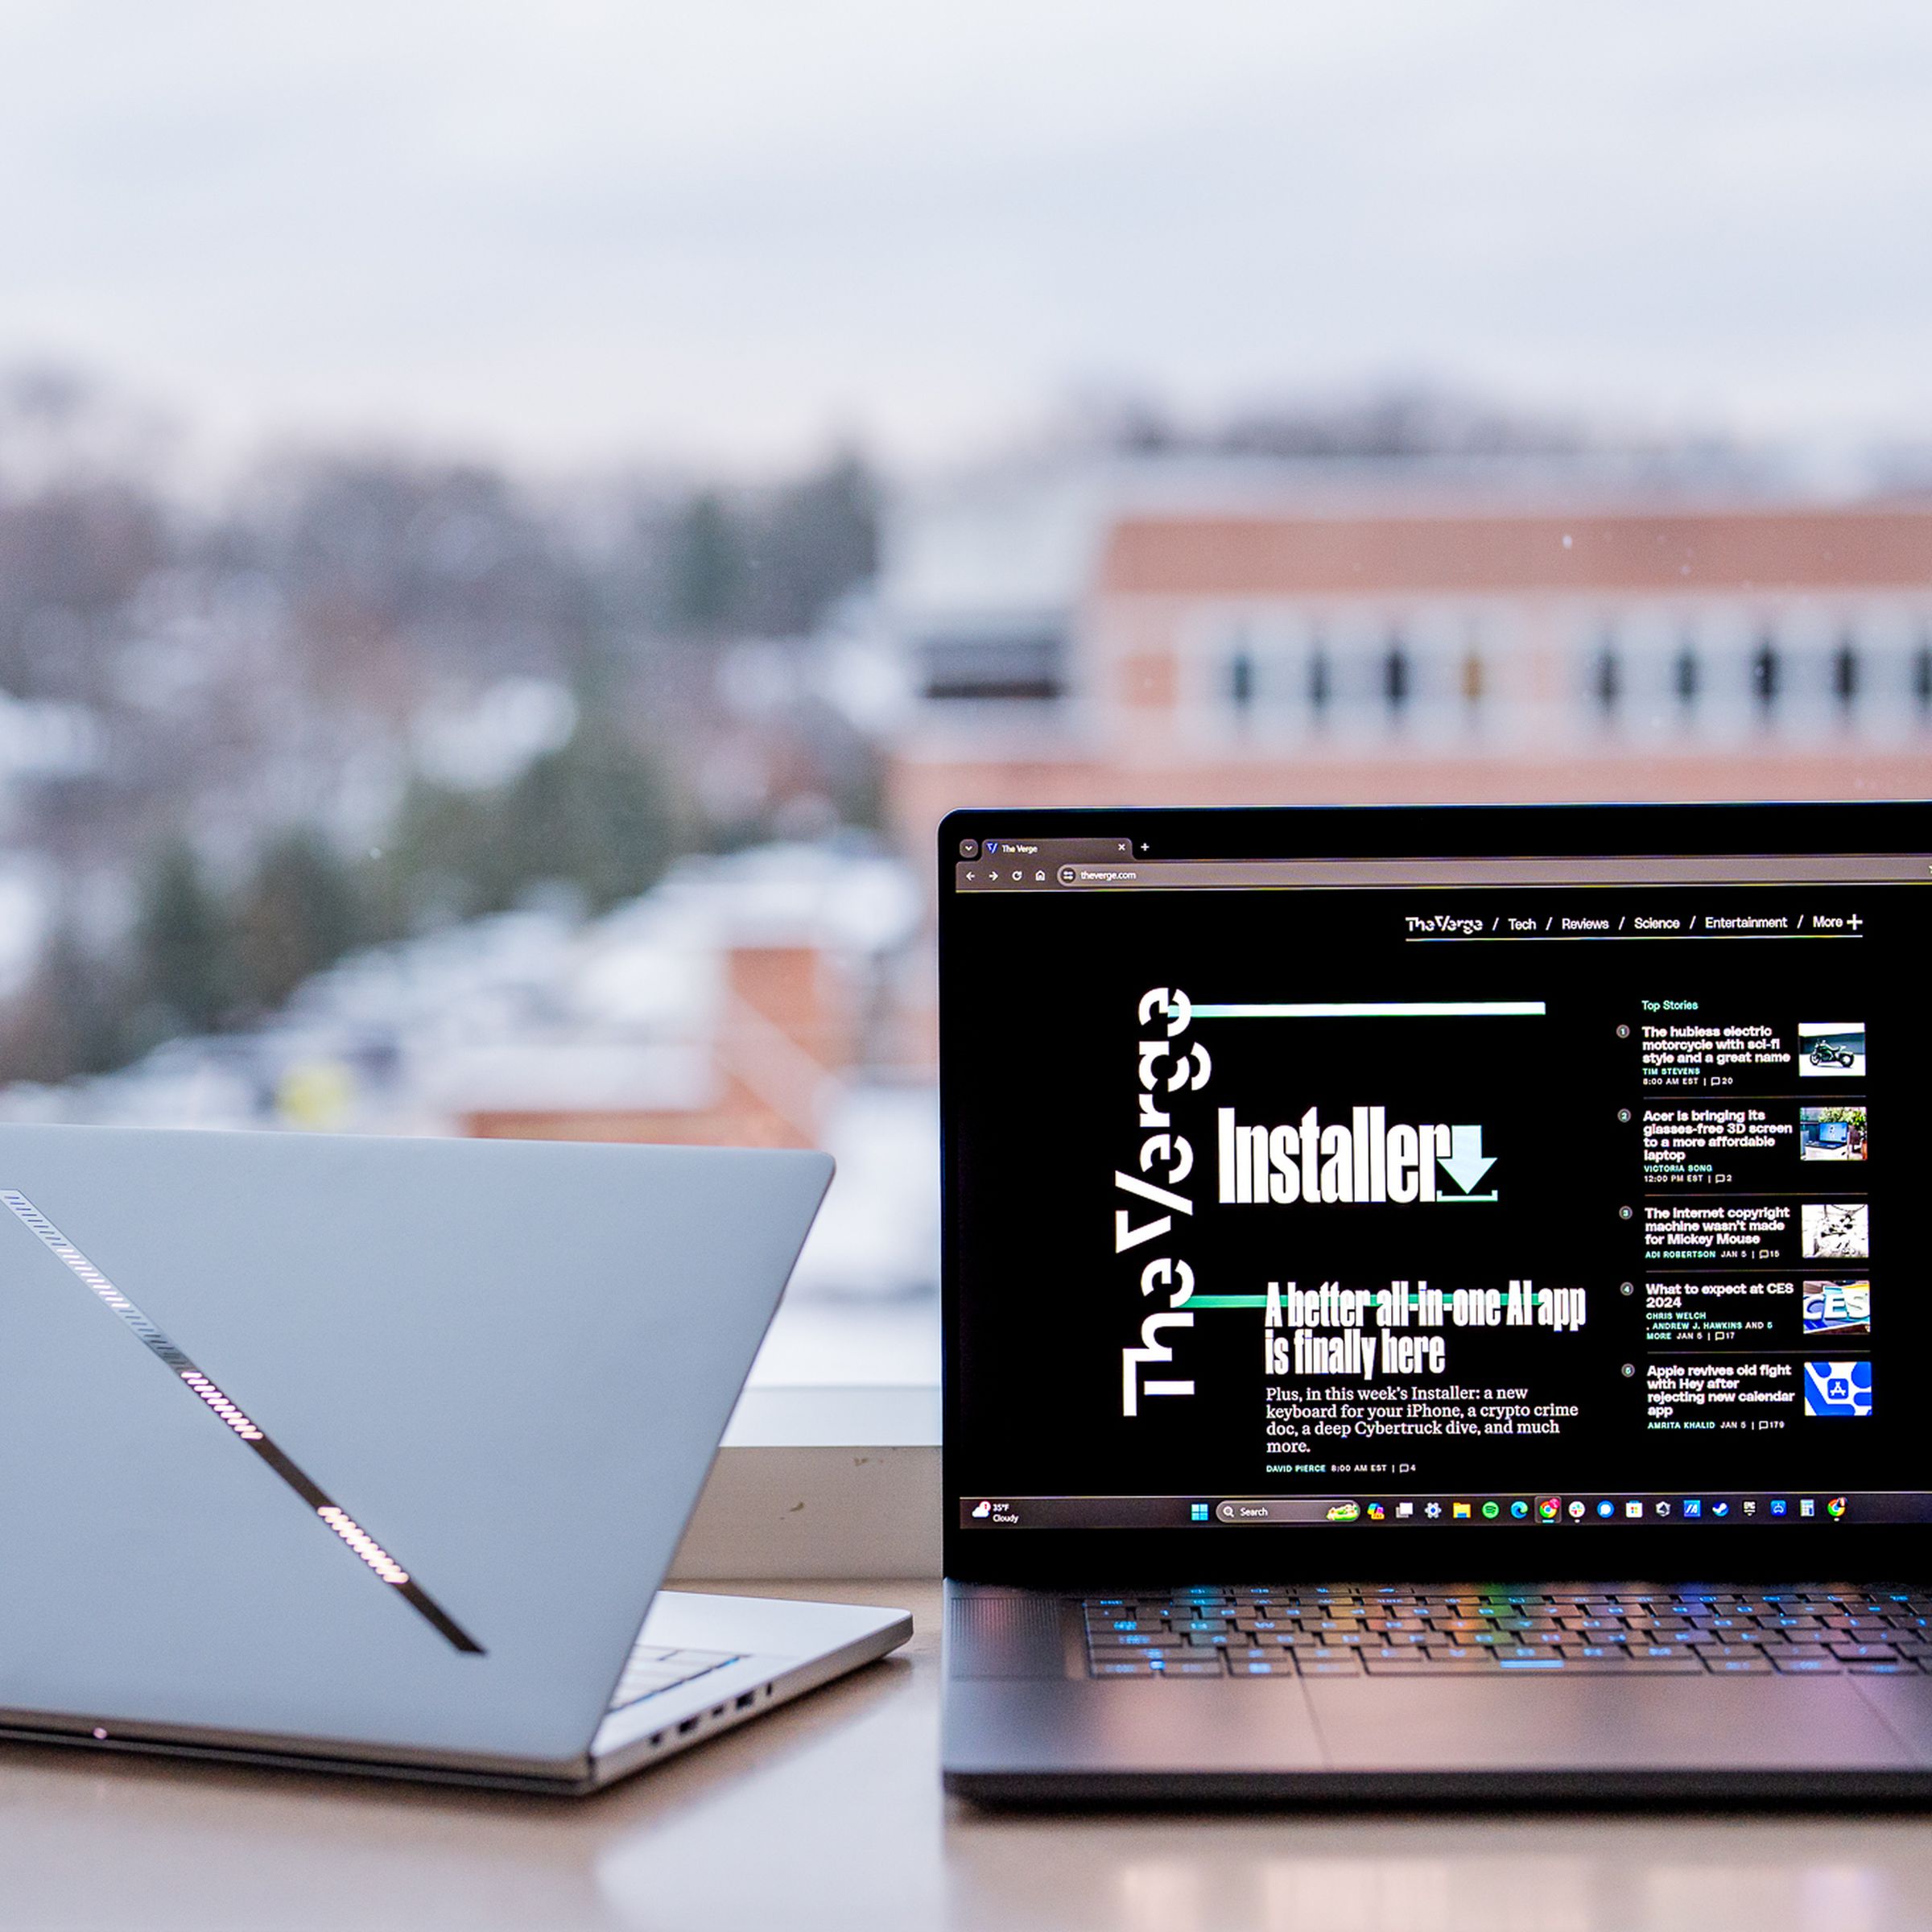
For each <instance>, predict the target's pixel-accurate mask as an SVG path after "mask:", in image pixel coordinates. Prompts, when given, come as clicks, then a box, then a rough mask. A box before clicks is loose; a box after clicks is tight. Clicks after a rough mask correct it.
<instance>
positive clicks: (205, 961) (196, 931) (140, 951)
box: [134, 839, 236, 1038]
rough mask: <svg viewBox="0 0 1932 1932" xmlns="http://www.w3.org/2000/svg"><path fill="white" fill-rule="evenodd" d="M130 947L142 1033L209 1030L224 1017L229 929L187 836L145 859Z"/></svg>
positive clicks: (230, 988) (232, 982)
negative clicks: (143, 1015)
mask: <svg viewBox="0 0 1932 1932" xmlns="http://www.w3.org/2000/svg"><path fill="white" fill-rule="evenodd" d="M134 951H135V958H136V962H137V966H136V977H137V980H138V985H139V989H140V992H141V994H142V997H143V998H144V1001H145V1003H146V1005H147V1025H146V1026H145V1027H144V1029H143V1030H145V1031H147V1032H149V1033H151V1034H155V1035H156V1036H158V1037H161V1038H166V1037H167V1035H168V1034H177V1033H208V1032H211V1031H213V1030H214V1029H215V1028H216V1027H217V1026H220V1025H221V1022H222V1021H223V1020H224V1019H225V1018H226V1017H227V1016H228V1013H229V1011H230V1009H232V1007H233V1004H234V999H235V993H236V976H235V954H234V935H233V927H231V925H230V923H229V919H228V915H227V912H226V910H225V907H224V906H222V904H221V899H220V898H219V897H218V895H217V894H215V893H214V892H213V890H210V888H209V886H208V884H207V882H206V881H205V880H204V878H203V877H202V875H201V867H200V861H198V860H197V859H196V857H195V853H194V850H193V848H192V847H191V846H190V845H189V844H188V843H187V841H186V840H182V839H173V840H169V841H168V842H167V844H164V845H163V846H162V847H161V848H159V850H158V851H157V852H155V854H154V856H153V857H152V858H151V860H150V861H149V864H148V868H147V877H145V879H144V880H143V881H142V886H141V891H140V910H139V914H138V918H137V919H136V922H135V927H134Z"/></svg>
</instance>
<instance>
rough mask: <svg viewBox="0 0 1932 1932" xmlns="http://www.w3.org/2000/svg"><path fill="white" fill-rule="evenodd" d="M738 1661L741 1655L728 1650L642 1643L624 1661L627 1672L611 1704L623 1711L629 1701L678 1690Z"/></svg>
mask: <svg viewBox="0 0 1932 1932" xmlns="http://www.w3.org/2000/svg"><path fill="white" fill-rule="evenodd" d="M737 1661H738V1654H737V1653H736V1652H733V1651H729V1650H667V1649H666V1648H665V1647H664V1645H662V1644H639V1645H638V1646H637V1647H636V1649H634V1650H633V1651H632V1652H631V1653H630V1656H629V1657H627V1658H625V1663H624V1674H623V1675H622V1676H621V1677H620V1678H618V1679H617V1689H616V1690H615V1691H613V1692H612V1693H611V1698H610V1707H611V1709H612V1710H613V1711H621V1710H622V1709H623V1707H625V1705H626V1704H635V1703H642V1701H643V1699H646V1698H647V1697H657V1696H660V1695H662V1694H663V1692H665V1691H675V1689H676V1688H677V1686H679V1684H687V1683H689V1682H691V1679H692V1678H694V1677H703V1676H704V1675H706V1674H708V1672H710V1671H712V1670H722V1669H723V1668H724V1667H725V1665H727V1664H735V1663H736V1662H737Z"/></svg>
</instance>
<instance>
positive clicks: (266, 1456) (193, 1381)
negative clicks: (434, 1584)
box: [0, 1188, 483, 1657]
mask: <svg viewBox="0 0 1932 1932" xmlns="http://www.w3.org/2000/svg"><path fill="white" fill-rule="evenodd" d="M0 1201H4V1202H5V1203H6V1205H7V1206H8V1207H9V1208H12V1210H13V1211H14V1213H15V1214H16V1215H18V1216H19V1217H20V1220H21V1221H22V1222H23V1224H25V1225H26V1226H27V1228H30V1229H31V1231H32V1232H34V1233H35V1234H36V1235H38V1236H39V1238H40V1240H41V1241H42V1243H43V1245H45V1246H46V1247H47V1249H48V1251H49V1252H50V1253H52V1254H53V1255H54V1256H55V1257H56V1258H57V1259H58V1260H60V1261H63V1262H64V1263H65V1264H66V1265H67V1266H68V1269H70V1270H71V1271H72V1273H73V1274H76V1275H78V1276H79V1277H80V1278H81V1280H82V1281H83V1282H85V1283H86V1285H87V1286H89V1288H91V1289H92V1290H93V1292H94V1294H96V1295H97V1296H98V1297H99V1298H100V1299H101V1301H103V1302H105V1303H106V1304H107V1306H108V1307H109V1308H111V1309H113V1310H114V1313H115V1314H116V1315H119V1316H120V1318H121V1319H122V1321H123V1322H125V1323H126V1324H127V1326H128V1327H130V1328H131V1329H133V1330H134V1333H135V1334H136V1335H138V1336H140V1338H141V1340H142V1341H144V1342H145V1343H147V1346H148V1347H149V1348H150V1349H151V1350H152V1351H153V1352H154V1353H155V1354H156V1355H158V1356H159V1357H160V1358H161V1360H163V1362H165V1363H166V1364H167V1366H168V1367H169V1368H170V1369H172V1370H173V1371H174V1373H175V1376H176V1377H178V1378H179V1379H180V1381H181V1383H182V1385H183V1386H184V1388H186V1389H188V1392H189V1393H191V1394H192V1395H193V1396H195V1397H196V1398H197V1399H198V1400H199V1401H200V1402H201V1403H202V1404H203V1405H204V1406H205V1407H207V1408H208V1409H210V1410H213V1412H214V1413H215V1414H217V1416H219V1417H220V1418H221V1420H222V1422H224V1423H225V1424H226V1425H227V1426H228V1427H229V1429H231V1430H233V1432H234V1433H235V1434H236V1435H238V1436H239V1437H241V1439H242V1441H243V1442H245V1443H247V1444H248V1446H249V1447H250V1448H251V1449H252V1450H254V1452H255V1454H256V1455H258V1456H260V1457H261V1459H262V1461H263V1462H265V1463H267V1464H268V1466H269V1468H271V1469H272V1470H274V1471H275V1474H276V1475H277V1476H280V1477H281V1479H282V1480H283V1482H285V1483H287V1484H288V1486H289V1488H291V1489H292V1490H294V1491H295V1494H296V1495H297V1496H300V1497H301V1499H302V1500H303V1502H305V1503H306V1504H308V1506H309V1508H310V1509H312V1510H314V1511H315V1513H316V1515H317V1516H318V1517H320V1518H321V1520H322V1521H323V1522H324V1524H326V1525H328V1529H329V1530H331V1531H332V1532H333V1534H335V1535H336V1536H338V1537H340V1538H341V1540H342V1541H343V1542H345V1543H346V1544H347V1545H348V1546H349V1548H350V1549H351V1550H353V1551H354V1552H355V1554H357V1556H358V1557H360V1558H361V1560H362V1562H363V1563H365V1565H367V1567H369V1569H371V1570H373V1571H374V1572H375V1574H376V1575H378V1577H380V1578H381V1579H382V1581H383V1582H384V1583H387V1584H389V1585H390V1587H391V1588H393V1589H394V1591H396V1592H397V1594H398V1596H403V1597H407V1599H408V1600H409V1601H410V1603H411V1604H413V1605H414V1606H415V1608H416V1610H417V1611H418V1612H419V1613H420V1614H421V1615H422V1616H425V1617H427V1619H428V1620H429V1621H430V1622H431V1623H432V1624H435V1625H436V1629H438V1630H440V1632H441V1633H443V1635H444V1637H447V1638H448V1640H449V1641H450V1642H451V1643H452V1645H455V1647H456V1649H459V1650H466V1651H469V1652H470V1653H473V1654H474V1655H476V1656H478V1657H481V1655H482V1654H483V1646H482V1645H481V1644H479V1643H478V1642H477V1640H476V1639H475V1638H474V1637H472V1636H471V1635H470V1634H469V1632H468V1631H467V1630H465V1629H464V1628H463V1626H462V1625H461V1624H459V1623H458V1622H457V1621H456V1619H455V1618H454V1617H452V1616H450V1615H449V1613H448V1612H447V1611H445V1610H444V1608H443V1607H442V1605H441V1604H439V1603H437V1601H436V1599H435V1598H434V1597H432V1596H431V1595H430V1594H429V1592H428V1591H427V1590H425V1589H424V1588H423V1586H422V1585H421V1584H420V1583H417V1582H416V1581H415V1579H414V1578H413V1577H411V1575H410V1574H409V1572H408V1571H407V1570H405V1569H404V1568H403V1566H402V1565H401V1564H400V1563H398V1562H397V1561H396V1559H395V1558H394V1557H393V1556H391V1555H390V1554H389V1552H388V1551H387V1550H385V1549H384V1548H383V1547H382V1545H381V1544H380V1543H378V1542H377V1541H376V1539H375V1538H374V1537H373V1536H371V1535H370V1534H369V1532H368V1531H367V1530H365V1529H364V1528H363V1527H362V1525H361V1524H360V1523H358V1522H357V1521H356V1519H355V1518H354V1517H353V1516H351V1515H350V1514H349V1512H348V1511H347V1510H346V1509H344V1508H343V1507H342V1505H341V1504H340V1503H338V1502H336V1501H335V1500H334V1499H333V1498H332V1497H331V1496H329V1495H328V1494H327V1492H324V1490H323V1489H321V1488H320V1487H318V1485H317V1484H316V1483H315V1482H314V1481H312V1480H311V1479H310V1477H309V1476H308V1475H307V1474H305V1473H304V1472H303V1470H302V1469H300V1468H299V1467H298V1466H297V1465H296V1464H295V1463H292V1462H291V1461H290V1460H289V1459H288V1458H287V1456H286V1455H283V1453H282V1451H280V1450H279V1449H278V1448H277V1447H275V1444H274V1443H271V1442H270V1440H269V1439H268V1435H267V1434H266V1431H265V1430H263V1429H262V1425H261V1424H260V1423H259V1422H256V1421H255V1420H254V1418H253V1417H251V1416H250V1414H248V1412H247V1411H246V1410H244V1409H243V1408H242V1406H241V1404H240V1403H238V1402H235V1401H234V1400H233V1398H232V1397H230V1396H229V1395H228V1394H227V1393H225V1391H224V1390H223V1389H221V1387H220V1386H219V1385H217V1383H216V1382H215V1381H213V1379H212V1378H211V1377H208V1375H207V1374H205V1373H204V1372H203V1371H202V1370H201V1369H198V1368H196V1365H195V1364H194V1363H192V1361H190V1360H188V1356H186V1355H184V1353H183V1352H182V1351H181V1350H180V1348H177V1347H176V1346H175V1344H174V1343H173V1342H171V1341H170V1340H168V1338H167V1335H164V1334H163V1333H162V1331H160V1330H159V1328H157V1327H155V1324H154V1323H152V1322H151V1321H150V1320H149V1319H147V1316H146V1315H143V1314H142V1312H141V1311H140V1310H139V1309H138V1308H137V1307H135V1306H134V1303H133V1302H130V1300H129V1299H128V1298H127V1297H126V1295H125V1294H122V1292H121V1290H119V1289H118V1288H117V1287H116V1286H114V1283H113V1282H110V1281H109V1279H108V1278H107V1277H106V1276H105V1275H104V1274H102V1273H101V1270H100V1269H98V1268H97V1267H96V1266H95V1265H93V1262H92V1261H89V1259H88V1258H87V1257H86V1256H85V1255H84V1254H83V1253H81V1250H80V1249H78V1248H76V1246H75V1245H73V1243H72V1241H69V1240H68V1238H67V1236H65V1235H64V1234H63V1233H62V1232H60V1229H59V1228H56V1226H55V1225H54V1224H53V1223H52V1221H50V1220H48V1219H47V1216H45V1215H43V1213H42V1212H40V1210H39V1208H36V1207H35V1205H34V1204H33V1203H32V1202H31V1201H30V1200H29V1199H27V1196H26V1195H23V1194H19V1193H17V1192H15V1191H14V1190H13V1189H11V1188H0Z"/></svg>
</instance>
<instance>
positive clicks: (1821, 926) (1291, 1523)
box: [943, 814, 1932, 1534]
mask: <svg viewBox="0 0 1932 1932" xmlns="http://www.w3.org/2000/svg"><path fill="white" fill-rule="evenodd" d="M1121 822H1122V823H1123V824H1126V823H1128V822H1129V820H1128V819H1125V818H1123V819H1122V821H1121ZM1185 822H1186V815H1177V816H1176V817H1175V818H1172V819H1169V818H1163V819H1160V820H1159V823H1160V824H1161V825H1162V826H1163V827H1168V826H1172V825H1176V824H1184V823H1185ZM1221 823H1224V821H1221V820H1220V819H1217V817H1216V815H1212V814H1203V815H1199V820H1198V822H1196V824H1195V828H1194V830H1193V831H1192V832H1189V833H1187V835H1186V836H1187V837H1189V838H1193V839H1200V840H1209V839H1212V836H1214V828H1215V826H1216V824H1221ZM949 871H950V877H949V881H948V883H949V886H950V893H949V894H948V897H949V900H950V903H949V904H948V905H947V907H946V909H945V927H944V933H943V947H944V951H945V959H944V972H945V975H946V985H947V994H946V1001H947V1020H946V1025H947V1034H946V1038H947V1052H948V1061H947V1094H946V1117H947V1136H948V1142H947V1176H948V1189H949V1203H948V1216H949V1225H950V1233H951V1238H952V1244H953V1246H952V1256H953V1266H954V1270H955V1273H954V1277H953V1287H954V1293H953V1298H952V1316H951V1321H952V1327H951V1329H950V1333H949V1344H950V1346H951V1349H952V1354H951V1356H950V1358H949V1362H950V1366H949V1376H951V1377H952V1384H953V1386H952V1392H951V1397H950V1399H951V1402H952V1410H951V1411H950V1415H951V1424H950V1425H949V1426H951V1429H952V1434H951V1435H950V1437H949V1440H951V1441H952V1443H954V1444H955V1445H956V1452H955V1455H954V1460H953V1463H952V1477H953V1488H954V1490H955V1492H956V1493H955V1496H954V1499H953V1506H954V1508H955V1509H956V1521H957V1523H958V1525H959V1526H960V1529H961V1530H967V1531H974V1532H985V1533H986V1534H995V1533H1014V1532H1018V1533H1021V1534H1024V1533H1025V1532H1026V1531H1028V1530H1043V1529H1054V1530H1073V1529H1088V1528H1091V1529H1096V1530H1152V1529H1163V1530H1188V1529H1203V1530H1216V1531H1222V1532H1226V1531H1244V1532H1255V1531H1265V1530H1276V1529H1288V1530H1298V1529H1301V1528H1304V1527H1306V1526H1308V1525H1323V1526H1340V1525H1360V1526H1361V1527H1362V1528H1363V1529H1364V1530H1374V1531H1377V1532H1378V1533H1379V1532H1380V1531H1381V1530H1397V1529H1401V1528H1404V1527H1406V1526H1414V1527H1421V1526H1424V1525H1439V1526H1443V1527H1449V1528H1452V1527H1455V1526H1458V1525H1468V1526H1469V1527H1470V1529H1471V1530H1472V1531H1473V1530H1476V1529H1477V1528H1482V1527H1487V1528H1488V1529H1490V1530H1504V1529H1518V1530H1525V1531H1527V1530H1532V1529H1535V1528H1539V1527H1547V1526H1549V1525H1552V1524H1563V1525H1590V1526H1591V1527H1592V1528H1594V1529H1600V1530H1608V1529H1610V1528H1612V1527H1616V1528H1619V1529H1621V1528H1626V1527H1629V1526H1631V1525H1639V1524H1641V1525H1645V1526H1647V1527H1649V1528H1652V1529H1665V1528H1669V1527H1671V1526H1674V1525H1685V1524H1717V1523H1724V1524H1728V1525H1737V1526H1740V1527H1743V1526H1745V1525H1751V1526H1753V1527H1765V1528H1772V1527H1775V1526H1777V1525H1781V1524H1787V1523H1789V1524H1798V1523H1802V1522H1806V1521H1811V1522H1814V1523H1817V1524H1821V1525H1822V1524H1826V1523H1830V1522H1835V1521H1847V1520H1848V1521H1853V1522H1865V1523H1870V1524H1878V1523H1884V1522H1897V1521H1926V1520H1932V1494H1929V1493H1928V1491H1932V1480H1929V1475H1932V1472H1928V1468H1927V1459H1926V1454H1925V1451H1924V1450H1923V1448H1922V1446H1921V1445H1922V1437H1921V1434H1920V1432H1919V1430H1918V1429H1917V1427H1916V1426H1915V1422H1914V1418H1915V1414H1916V1412H1917V1411H1918V1408H1919V1406H1920V1405H1921V1402H1922V1394H1921V1385H1920V1382H1919V1366H1920V1364H1919V1352H1920V1350H1921V1348H1922V1347H1923V1345H1924V1343H1925V1340H1926V1335H1927V1332H1928V1330H1927V1323H1926V1313H1925V1307H1924V1301H1923V1297H1922V1294H1921V1292H1920V1284H1921V1283H1922V1281H1923V1279H1924V1277H1925V1261H1926V1242H1925V1238H1924V1235H1923V1232H1922V1216H1921V1214H1920V1210H1919V1205H1918V1199H1917V1189H1916V1177H1917V1176H1918V1175H1919V1174H1922V1172H1923V1171H1924V1169H1925V1163H1926V1159H1927V1157H1928V1155H1929V1154H1932V1142H1929V1141H1928V1136H1927V1133H1926V1120H1925V1109H1924V1105H1923V1102H1922V1098H1921V1097H1920V1096H1922V1091H1923V1086H1924V1082H1923V1078H1922V1075H1923V1071H1924V1056H1923V1052H1922V1047H1921V1045H1920V1037H1919V1033H1920V1020H1919V1016H1918V1005H1919V1003H1920V1001H1919V995H1918V992H1917V990H1916V989H1917V987H1918V985H1919V984H1920V980H1921V975H1920V974H1919V973H1918V972H1917V971H1915V970H1914V965H1913V963H1914V962H1915V961H1918V960H1922V959H1923V958H1924V956H1925V952H1926V942H1927V938H1928V920H1929V919H1932V894H1929V893H1928V892H1927V890H1926V886H1927V885H1928V883H1932V855H1927V854H1918V853H1871V852H1823V853H1816V854H1797V855H1794V854H1790V853H1762V852H1760V853H1752V852H1736V853H1706V854H1701V855H1697V856H1686V855H1682V854H1679V855H1672V854H1668V853H1657V854H1644V853H1633V854H1627V855H1620V856H1614V857H1596V858H1562V857H1542V858H1532V857H1523V858H1469V857H1407V858H1405V857H1377V858H1363V859H1350V860H1340V859H1335V860H1322V859H1313V858H1309V857H1288V856H1286V855H1284V856H1279V857H1268V856H1265V855H1262V854H1257V853H1255V852H1251V851H1244V852H1215V851H1212V850H1201V849H1188V848H1187V845H1186V844H1184V843H1183V842H1181V838H1180V836H1179V835H1177V836H1168V835H1167V834H1166V833H1165V832H1163V833H1162V835H1161V836H1158V837H1156V838H1154V839H1153V840H1142V839H1141V838H1138V837H1120V838H1113V839H1108V838H1086V837H1083V838H1079V839H1058V838H1054V837H1051V836H1049V837H1038V838H1032V839H1029V838H1028V837H1026V836H1025V834H1024V828H1021V829H1020V830H1017V831H1015V832H1013V834H1012V835H1011V836H997V835H996V836H987V837H985V838H984V839H983V840H980V841H978V842H977V844H976V849H975V850H974V852H973V853H972V856H971V857H966V856H964V854H963V853H960V854H957V855H955V854H954V853H951V852H949ZM1875 1118H1876V1122H1877V1124H1878V1143H1877V1150H1876V1152H1874V1150H1873V1146H1872V1125H1873V1121H1874V1119H1875Z"/></svg>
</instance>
